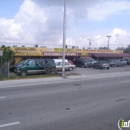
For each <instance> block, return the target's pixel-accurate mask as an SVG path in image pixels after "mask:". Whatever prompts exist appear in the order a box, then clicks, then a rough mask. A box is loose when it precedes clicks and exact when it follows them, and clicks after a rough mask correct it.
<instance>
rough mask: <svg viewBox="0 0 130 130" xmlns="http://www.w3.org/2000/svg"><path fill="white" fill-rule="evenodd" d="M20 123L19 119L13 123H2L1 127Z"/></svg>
mask: <svg viewBox="0 0 130 130" xmlns="http://www.w3.org/2000/svg"><path fill="white" fill-rule="evenodd" d="M18 124H20V122H19V121H17V122H12V123H8V124H3V125H0V128H3V127H7V126H13V125H18Z"/></svg>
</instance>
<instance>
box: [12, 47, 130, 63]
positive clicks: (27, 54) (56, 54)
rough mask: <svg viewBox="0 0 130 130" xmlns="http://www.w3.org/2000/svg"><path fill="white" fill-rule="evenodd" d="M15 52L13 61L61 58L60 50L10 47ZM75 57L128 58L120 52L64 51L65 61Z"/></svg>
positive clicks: (127, 55)
mask: <svg viewBox="0 0 130 130" xmlns="http://www.w3.org/2000/svg"><path fill="white" fill-rule="evenodd" d="M11 49H12V50H13V51H15V52H16V53H15V61H16V62H19V61H21V60H25V59H29V58H43V57H44V58H54V59H57V58H58V59H61V58H62V48H54V49H49V48H40V47H12V48H11ZM76 57H92V58H94V59H107V58H122V57H130V55H129V54H124V53H123V51H121V50H92V49H66V59H69V60H74V59H75V58H76Z"/></svg>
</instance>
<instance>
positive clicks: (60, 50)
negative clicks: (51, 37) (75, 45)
mask: <svg viewBox="0 0 130 130" xmlns="http://www.w3.org/2000/svg"><path fill="white" fill-rule="evenodd" d="M54 52H62V48H54Z"/></svg>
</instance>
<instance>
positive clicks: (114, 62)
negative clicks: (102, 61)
mask: <svg viewBox="0 0 130 130" xmlns="http://www.w3.org/2000/svg"><path fill="white" fill-rule="evenodd" d="M108 63H109V65H110V66H111V67H115V66H116V61H115V60H109V61H108Z"/></svg>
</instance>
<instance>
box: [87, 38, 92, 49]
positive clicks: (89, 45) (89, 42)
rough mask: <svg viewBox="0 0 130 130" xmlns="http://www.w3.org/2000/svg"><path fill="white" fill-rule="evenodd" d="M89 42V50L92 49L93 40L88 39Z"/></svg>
mask: <svg viewBox="0 0 130 130" xmlns="http://www.w3.org/2000/svg"><path fill="white" fill-rule="evenodd" d="M88 41H89V49H90V46H91V41H92V40H91V39H88Z"/></svg>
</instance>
